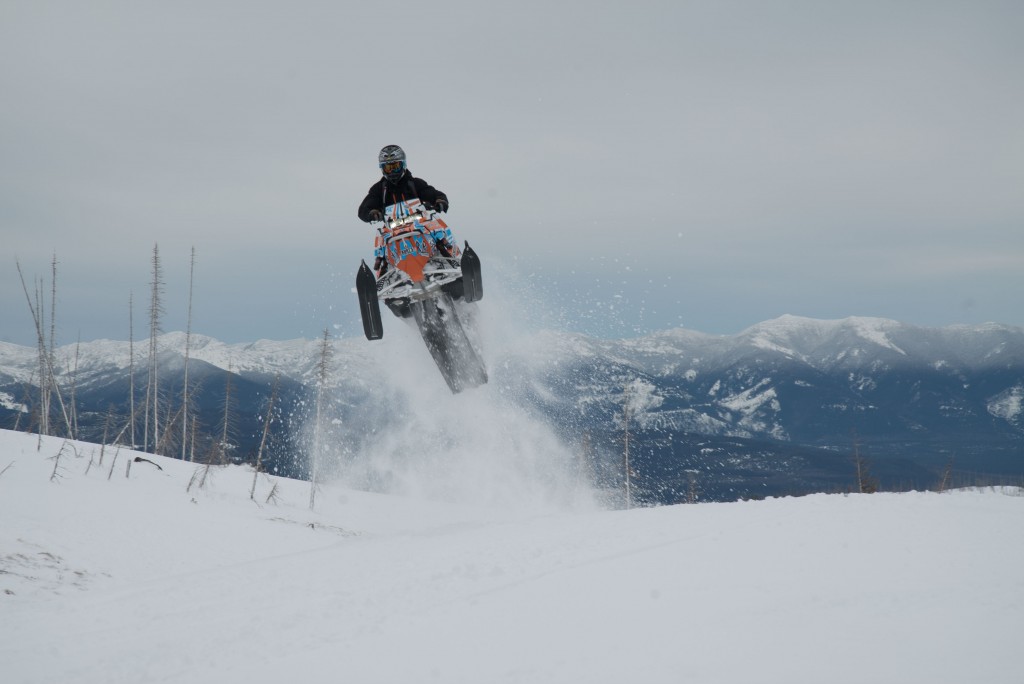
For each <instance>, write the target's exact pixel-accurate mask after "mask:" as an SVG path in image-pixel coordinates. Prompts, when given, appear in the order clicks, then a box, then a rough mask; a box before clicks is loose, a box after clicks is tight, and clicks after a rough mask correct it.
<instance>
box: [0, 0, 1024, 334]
mask: <svg viewBox="0 0 1024 684" xmlns="http://www.w3.org/2000/svg"><path fill="white" fill-rule="evenodd" d="M505 4H506V5H507V6H505V7H497V6H493V7H492V6H490V5H489V3H482V2H469V1H466V2H462V1H450V0H435V1H434V2H431V3H423V2H404V1H398V2H360V3H355V2H351V3H347V2H288V3H284V2H275V3H268V2H215V1H214V2H211V1H204V2H181V1H179V2H174V3H164V2H141V1H136V2H95V1H94V2H85V1H83V2H45V1H30V2H12V1H11V0H0V93H2V97H0V231H2V238H3V240H2V244H3V263H0V339H2V340H9V341H13V342H20V343H31V342H32V340H33V333H32V327H31V319H30V317H29V314H28V308H27V306H26V305H25V302H24V295H23V293H22V291H21V285H20V283H19V282H18V277H17V271H16V270H15V258H18V259H19V260H20V262H21V264H22V268H23V270H24V271H25V272H26V274H27V276H28V277H29V278H30V279H31V278H33V277H34V276H47V277H48V275H49V269H50V259H51V257H52V255H53V253H54V252H56V254H57V258H58V260H59V262H60V266H59V273H58V289H59V300H58V312H57V313H58V328H59V337H60V338H61V339H60V341H62V342H70V341H74V339H75V338H77V336H78V335H79V334H80V335H81V336H82V339H86V340H87V339H94V338H99V337H110V338H117V339H125V338H126V337H127V327H128V323H127V321H128V298H129V293H133V294H134V298H135V302H136V305H135V318H136V334H137V335H141V334H143V332H144V331H145V329H146V326H145V304H146V303H147V301H148V298H149V289H148V283H149V280H150V272H149V265H150V257H151V254H152V250H153V245H154V243H159V246H160V253H161V259H162V263H163V267H164V278H165V281H166V292H165V300H164V304H165V309H166V315H165V318H164V324H163V327H164V329H165V330H176V329H184V327H185V310H186V304H187V301H186V300H187V284H188V268H189V253H190V249H191V248H192V247H193V246H194V247H195V248H196V251H197V253H198V263H197V267H196V285H195V287H196V299H195V303H194V305H193V308H194V323H193V328H194V330H196V331H198V332H202V333H205V334H209V335H212V336H214V337H218V338H220V339H223V340H225V341H231V342H234V341H246V340H255V339H259V338H272V339H283V338H292V337H300V336H305V337H313V336H316V335H317V334H318V332H319V331H321V330H322V329H323V328H324V327H327V326H334V327H335V328H336V329H337V330H338V331H339V332H340V333H342V334H346V335H347V334H360V333H359V331H360V328H359V326H358V312H357V309H356V307H355V306H354V296H353V295H352V294H351V292H350V290H351V287H352V281H353V279H354V273H355V270H356V267H357V266H358V263H359V259H360V258H362V257H364V256H367V255H368V254H369V252H370V249H371V244H370V243H371V238H372V229H371V228H370V227H369V226H367V225H366V224H363V223H361V222H360V221H358V219H357V218H356V216H355V210H356V206H357V205H358V203H359V202H360V200H361V199H362V197H363V196H364V194H365V192H366V190H367V188H368V187H369V186H370V184H371V183H372V182H374V181H375V180H376V179H377V178H378V177H379V172H378V169H377V167H376V155H377V151H378V150H379V148H380V147H381V146H383V145H385V144H391V143H396V144H399V145H402V146H403V147H404V148H405V149H406V152H407V153H408V155H409V166H410V169H411V170H412V171H413V173H414V174H416V175H418V176H421V177H423V178H425V179H426V180H427V181H428V182H430V183H432V184H434V185H435V186H437V187H438V188H440V189H442V190H444V191H445V192H447V193H448V194H449V196H450V198H451V204H452V208H451V212H450V213H449V217H448V221H449V223H450V224H451V226H452V227H453V229H454V230H455V232H456V236H457V237H459V238H462V239H469V240H470V242H471V243H472V244H473V246H474V248H475V249H476V250H477V251H478V252H479V253H480V255H481V258H482V260H483V262H484V268H485V282H487V284H488V290H489V291H492V292H498V291H500V290H501V289H502V288H504V287H508V288H510V289H512V291H513V296H520V295H516V294H515V293H518V292H521V291H523V290H524V289H525V290H529V294H522V295H521V296H522V297H523V298H524V299H530V300H531V301H535V300H536V299H542V298H544V297H547V299H548V301H549V302H550V304H548V305H546V306H544V307H541V309H543V311H539V314H540V315H541V318H543V319H544V320H545V322H551V321H554V322H555V323H556V324H557V325H560V326H564V327H565V328H566V329H568V330H578V331H582V332H588V333H596V334H606V335H616V336H620V335H621V336H628V335H634V334H637V333H642V332H647V331H651V330H661V329H665V328H670V327H675V326H685V327H688V328H692V329H696V330H703V331H705V332H712V333H734V332H738V331H739V330H741V329H743V328H745V327H747V326H749V325H752V324H754V323H756V322H759V321H761V320H765V319H768V318H773V317H776V316H779V315H781V314H784V313H792V314H797V315H805V316H812V317H820V318H841V317H845V316H849V315H862V316H884V317H890V318H896V319H899V320H902V321H906V322H909V323H916V324H921V325H946V324H951V323H975V322H983V321H996V322H1001V323H1010V324H1014V325H1024V307H1022V306H1021V304H1020V300H1021V294H1020V293H1021V292H1024V123H1022V122H1024V41H1022V40H1021V36H1024V4H1022V3H1019V2H1015V1H1009V2H985V1H979V0H970V1H965V2H940V1H935V2H898V1H897V2H893V1H886V2H871V1H864V0H860V1H856V2H852V1H851V2H819V1H814V2H771V1H768V0H764V1H751V2H686V1H676V2H648V1H644V0H640V1H633V2H629V3H626V2H621V3H609V2H575V1H573V2H558V1H557V0H545V1H542V2H533V1H532V0H530V1H526V2H517V3H505ZM498 278H501V280H500V281H499V280H497V279H498ZM513 279H516V282H517V283H518V284H517V285H516V286H515V287H513V286H512V285H511V282H512V281H513ZM505 283H509V284H508V285H507V286H506V285H505ZM29 286H30V288H31V287H32V283H31V282H30V283H29ZM492 288H493V289H492ZM492 301H495V300H493V299H492ZM497 304H498V302H497V301H495V303H494V304H492V305H497ZM481 305H482V306H486V305H487V301H485V302H483V303H482V304H481Z"/></svg>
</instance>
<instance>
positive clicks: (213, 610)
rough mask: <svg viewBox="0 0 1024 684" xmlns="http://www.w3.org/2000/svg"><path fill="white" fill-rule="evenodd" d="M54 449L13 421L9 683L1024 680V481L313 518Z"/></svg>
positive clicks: (137, 465)
mask: <svg viewBox="0 0 1024 684" xmlns="http://www.w3.org/2000/svg"><path fill="white" fill-rule="evenodd" d="M39 444H40V442H39V441H37V438H36V437H34V436H32V435H26V434H22V433H13V432H9V431H0V520H2V521H3V524H2V525H0V670H2V679H3V681H4V682H17V683H18V684H45V683H51V682H52V683H58V682H59V683H60V684H66V683H67V682H76V684H88V683H90V682H95V683H97V684H99V683H102V684H117V683H118V682H125V683H131V684H137V683H139V682H155V681H160V682H188V683H189V684H202V683H205V682H209V683H211V684H213V683H221V682H252V683H260V682H267V683H269V682H281V681H292V680H299V681H303V682H311V683H312V682H338V681H355V682H424V681H437V682H467V683H469V682H472V683H474V684H475V683H478V682H499V681H500V682H530V683H531V684H532V683H536V682H580V681H588V682H620V681H644V682H680V681H686V682H696V683H703V682H708V683H710V682H748V681H769V682H797V683H798V682H808V683H814V684H819V683H820V682H836V683H838V682H863V681H865V679H870V680H873V681H893V682H929V684H940V683H942V682H950V683H953V682H956V683H960V682H965V681H971V682H1006V683H1010V682H1017V681H1019V670H1020V668H1019V663H1018V662H1017V657H1016V652H1017V651H1016V648H1017V645H1018V643H1017V642H1018V641H1019V637H1020V633H1021V629H1022V626H1024V580H1022V579H1021V577H1022V576H1021V573H1020V568H1021V567H1024V497H1022V496H1020V491H1018V490H1011V489H1006V490H999V491H996V490H988V491H962V492H947V493H944V494H935V493H908V494H886V495H857V496H825V495H815V496H810V497H805V498H798V499H770V500H767V501H760V502H740V503H730V504H703V505H695V506H675V507H663V508H657V509H643V510H632V511H617V512H608V511H600V510H596V509H594V508H592V507H591V506H589V505H587V504H586V503H585V502H586V501H587V499H586V497H579V498H577V499H575V503H574V504H573V505H561V506H552V505H546V506H541V505H537V504H536V500H531V503H530V504H529V505H526V504H525V503H524V504H523V505H511V504H506V505H504V506H501V507H495V506H492V507H483V506H478V505H470V504H467V503H459V502H458V501H449V502H447V503H440V502H437V501H430V500H426V499H421V498H415V497H400V496H386V495H379V494H369V493H364V492H358V491H353V490H351V489H348V488H346V487H345V486H343V484H342V483H333V484H325V485H324V486H323V487H322V488H321V489H320V491H319V492H318V494H317V498H316V501H317V506H316V510H315V511H310V510H309V508H308V502H309V496H310V489H309V484H308V483H305V482H299V481H293V480H283V479H276V480H271V479H270V478H267V477H266V476H262V475H261V476H260V478H259V479H258V480H257V483H256V485H257V486H256V499H255V501H253V500H251V499H250V488H251V487H252V483H253V476H252V473H251V472H250V471H249V470H248V469H246V468H242V467H237V466H231V467H227V468H223V469H219V470H217V471H216V472H215V473H214V474H213V476H212V478H211V479H210V480H209V481H208V482H207V484H206V486H205V487H204V488H198V487H197V486H196V485H195V484H193V486H192V488H191V490H190V491H189V490H188V486H189V483H190V481H191V480H192V479H193V476H194V475H195V468H194V467H193V466H192V465H190V464H186V463H183V462H180V461H173V460H170V459H164V458H161V457H152V456H148V455H143V457H144V458H148V459H151V460H152V461H153V464H151V463H148V462H144V461H139V462H134V461H133V462H132V463H131V468H130V471H129V470H127V464H128V462H129V460H130V457H134V456H135V455H134V454H131V453H129V452H127V451H124V450H122V451H120V452H114V451H113V450H111V449H109V448H108V449H106V450H105V453H104V454H103V457H104V461H103V464H102V465H100V464H99V457H100V447H98V446H95V445H90V444H84V443H67V444H64V443H62V442H61V441H60V440H54V439H43V440H42V441H41V448H39V449H37V446H38V445H39ZM58 453H60V454H61V455H60V459H59V461H56V460H55V457H56V456H57V454H58ZM115 458H116V461H115ZM157 466H159V469H158V467H157ZM535 484H536V485H537V486H538V487H543V485H544V483H543V482H536V483H535ZM274 486H276V487H277V490H276V497H275V499H276V500H275V501H270V502H268V501H267V500H266V499H267V496H268V494H269V493H270V492H271V490H272V488H273V487H274Z"/></svg>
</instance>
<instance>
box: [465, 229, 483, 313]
mask: <svg viewBox="0 0 1024 684" xmlns="http://www.w3.org/2000/svg"><path fill="white" fill-rule="evenodd" d="M461 266H462V296H463V298H465V300H466V301H467V302H478V301H480V300H481V299H483V296H484V283H483V281H482V280H481V279H480V257H478V256H477V255H476V252H475V251H473V248H472V247H470V246H469V242H467V243H466V249H465V250H463V252H462V263H461Z"/></svg>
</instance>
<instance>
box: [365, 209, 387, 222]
mask: <svg viewBox="0 0 1024 684" xmlns="http://www.w3.org/2000/svg"><path fill="white" fill-rule="evenodd" d="M367 216H369V217H370V222H371V223H372V222H373V221H383V220H384V212H382V211H381V210H380V209H371V210H370V211H369V213H368V214H367Z"/></svg>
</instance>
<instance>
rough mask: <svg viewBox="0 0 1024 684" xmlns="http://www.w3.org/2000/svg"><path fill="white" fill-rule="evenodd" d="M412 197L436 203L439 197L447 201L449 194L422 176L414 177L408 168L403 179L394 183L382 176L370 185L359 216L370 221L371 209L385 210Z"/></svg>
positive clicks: (428, 202) (360, 207) (360, 206)
mask: <svg viewBox="0 0 1024 684" xmlns="http://www.w3.org/2000/svg"><path fill="white" fill-rule="evenodd" d="M411 199H419V200H420V201H422V202H425V203H427V204H434V203H435V202H437V200H439V199H443V200H444V201H446V202H447V201H448V196H447V195H445V194H444V193H443V192H441V191H440V190H438V189H437V188H434V187H432V186H431V185H429V184H428V183H427V182H426V181H425V180H423V179H422V178H414V177H413V175H412V174H411V173H409V170H408V169H406V170H405V174H404V175H403V176H402V178H401V180H399V181H398V182H397V183H395V184H394V185H392V184H391V183H389V182H388V181H387V179H386V178H383V177H382V178H381V179H380V180H379V181H377V182H376V183H374V184H373V185H371V186H370V190H369V192H367V193H366V199H364V200H363V202H362V204H360V205H359V218H360V219H362V220H363V221H366V222H367V223H369V222H370V210H371V209H377V210H378V211H381V212H383V211H384V207H386V206H388V205H389V204H397V203H398V202H404V201H408V200H411Z"/></svg>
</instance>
